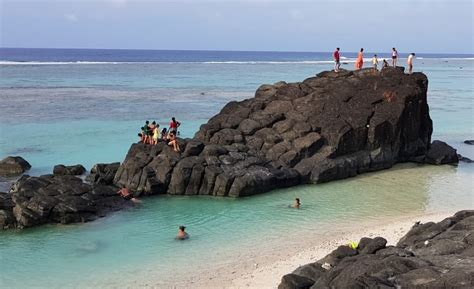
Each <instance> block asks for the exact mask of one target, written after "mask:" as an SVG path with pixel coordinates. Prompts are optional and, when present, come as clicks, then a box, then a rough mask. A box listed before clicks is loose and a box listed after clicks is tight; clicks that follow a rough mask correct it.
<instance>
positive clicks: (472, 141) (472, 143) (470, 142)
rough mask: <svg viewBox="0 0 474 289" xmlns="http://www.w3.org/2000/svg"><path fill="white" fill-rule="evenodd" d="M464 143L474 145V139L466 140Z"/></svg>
mask: <svg viewBox="0 0 474 289" xmlns="http://www.w3.org/2000/svg"><path fill="white" fill-rule="evenodd" d="M464 143H465V144H468V145H474V139H468V140H465V141H464Z"/></svg>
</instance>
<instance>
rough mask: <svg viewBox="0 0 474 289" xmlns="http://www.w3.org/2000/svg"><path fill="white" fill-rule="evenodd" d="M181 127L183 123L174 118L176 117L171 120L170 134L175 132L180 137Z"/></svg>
mask: <svg viewBox="0 0 474 289" xmlns="http://www.w3.org/2000/svg"><path fill="white" fill-rule="evenodd" d="M180 125H181V123H180V122H179V121H177V120H176V118H174V116H173V117H172V118H171V122H170V129H169V132H170V133H172V132H174V134H175V135H178V134H179V133H178V127H179V126H180Z"/></svg>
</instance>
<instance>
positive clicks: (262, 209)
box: [0, 58, 474, 288]
mask: <svg viewBox="0 0 474 289" xmlns="http://www.w3.org/2000/svg"><path fill="white" fill-rule="evenodd" d="M446 61H447V62H446ZM328 65H330V64H327V63H310V64H308V63H304V62H301V63H299V62H292V63H278V64H276V63H257V64H254V63H178V64H171V63H164V64H161V63H127V64H61V65H59V64H58V65H0V73H1V77H0V88H1V90H0V100H1V102H0V112H1V113H0V136H1V138H0V157H3V156H5V155H22V156H23V157H25V158H26V159H27V160H28V161H30V163H31V164H32V166H33V168H32V170H31V171H30V172H29V173H30V174H33V175H39V174H44V173H49V172H51V170H52V166H53V165H55V164H57V163H64V164H76V163H81V164H84V165H85V166H86V167H87V168H90V167H91V166H92V165H93V164H94V163H98V162H112V161H121V160H123V158H124V156H125V154H126V152H127V150H128V148H129V146H130V143H132V142H134V141H135V140H136V134H137V132H138V128H139V127H140V126H141V125H142V123H143V121H144V120H145V119H150V120H157V121H159V122H160V123H161V124H162V125H165V124H166V123H167V122H168V120H169V118H170V117H171V116H176V117H177V118H178V119H179V120H180V121H181V122H182V123H183V126H182V129H181V134H182V136H185V137H192V136H193V134H194V132H195V131H196V130H197V129H198V127H199V125H200V124H202V123H204V122H205V121H206V120H207V119H208V118H209V117H211V116H212V115H214V114H215V113H217V112H218V111H219V110H220V108H221V107H222V106H223V105H224V104H225V103H226V102H228V101H230V100H239V99H244V98H248V97H251V96H252V95H253V93H254V91H255V89H256V88H257V87H258V86H259V85H260V84H261V83H273V82H276V81H279V80H282V79H284V80H287V81H301V80H303V79H304V78H307V77H309V76H311V75H314V74H315V73H318V72H320V71H322V70H325V69H328ZM349 66H350V68H352V64H348V65H347V67H349ZM461 67H462V68H461ZM415 70H417V71H423V72H425V73H426V74H427V75H428V78H429V81H430V83H429V104H430V113H431V117H432V119H433V121H434V133H433V134H434V138H435V139H436V138H438V139H442V140H445V141H448V142H449V143H450V144H451V145H453V146H454V147H456V148H457V149H458V150H459V151H460V152H461V153H462V154H463V155H466V156H468V157H471V158H474V150H473V148H472V146H468V145H465V144H463V143H462V141H463V140H464V139H472V138H474V132H473V127H474V125H473V124H474V119H473V107H474V106H473V95H474V87H473V79H474V61H473V60H472V59H471V60H467V59H458V60H456V59H448V60H446V59H441V58H439V59H417V61H416V67H415ZM201 93H204V94H201ZM473 176H474V168H473V166H472V164H460V165H459V166H458V167H452V166H440V167H435V166H417V165H410V164H405V165H399V166H396V167H395V168H393V169H391V170H388V171H384V172H378V173H374V174H367V175H363V176H359V177H357V178H353V179H349V180H343V181H338V182H333V183H328V184H321V185H307V186H300V187H295V188H290V189H285V190H276V191H273V192H270V193H268V194H264V195H260V196H253V197H250V198H242V199H229V198H208V197H168V196H160V197H154V198H147V199H145V200H144V202H143V204H142V205H140V206H138V207H136V208H134V209H131V210H128V211H123V212H118V213H116V214H114V215H112V216H109V217H107V218H103V219H101V220H98V221H95V222H92V223H87V224H77V225H70V226H56V225H51V226H44V227H41V228H35V229H31V230H25V231H8V232H0V287H1V288H71V287H75V288H84V287H100V288H105V287H115V288H117V287H118V288H122V287H124V286H130V287H133V286H140V285H144V284H148V283H150V282H151V283H152V284H161V285H163V286H167V285H169V284H173V282H172V279H173V278H176V277H177V276H176V273H177V272H178V273H179V274H184V275H186V276H189V275H192V274H196V272H198V271H199V269H200V268H213V267H217V266H225V264H228V263H231V262H232V261H233V260H234V259H235V257H236V256H249V258H251V257H250V256H252V255H262V254H272V251H274V250H278V249H279V248H283V247H285V246H288V245H291V246H298V245H300V244H301V235H302V234H304V236H305V238H313V239H314V240H315V242H317V240H318V236H321V234H327V233H330V232H332V231H333V230H335V229H336V228H338V229H341V228H345V227H348V228H349V227H354V226H357V225H358V224H359V225H360V224H361V223H364V222H369V221H377V220H384V219H394V218H397V217H400V216H404V215H409V214H417V213H423V212H439V211H454V210H457V209H462V208H472V207H473V204H474V192H473V187H474V186H473ZM2 185H3V189H4V190H6V189H7V188H6V187H7V186H8V183H6V182H3V183H2ZM0 190H2V188H1V187H0ZM295 197H300V198H301V199H302V203H303V207H302V209H301V210H293V209H289V208H288V204H290V203H291V202H292V200H293V199H294V198H295ZM182 224H185V225H186V226H188V231H189V233H190V234H191V239H190V240H188V241H184V242H179V241H175V240H174V239H173V237H174V235H175V234H176V231H177V226H179V225H182ZM26 276H27V277H26Z"/></svg>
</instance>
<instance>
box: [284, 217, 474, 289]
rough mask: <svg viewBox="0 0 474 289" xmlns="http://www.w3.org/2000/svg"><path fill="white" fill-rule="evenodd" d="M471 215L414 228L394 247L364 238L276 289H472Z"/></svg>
mask: <svg viewBox="0 0 474 289" xmlns="http://www.w3.org/2000/svg"><path fill="white" fill-rule="evenodd" d="M473 237H474V211H472V210H471V211H460V212H458V213H456V214H455V215H454V216H452V217H448V218H446V219H444V220H443V221H441V222H439V223H433V222H428V223H425V224H421V223H416V224H415V225H414V226H413V227H412V229H411V230H410V231H409V232H408V233H407V234H406V235H405V236H404V237H402V238H401V239H400V240H399V242H398V244H397V245H396V246H386V243H387V241H386V240H385V239H384V238H382V237H376V238H362V239H361V240H360V241H359V242H358V246H357V247H356V248H351V247H350V246H348V245H343V246H340V247H338V248H337V249H336V250H334V251H333V252H331V253H330V254H329V255H327V256H326V257H324V258H322V259H320V260H318V261H316V262H314V263H310V264H307V265H304V266H301V267H299V268H297V269H296V270H295V271H293V272H292V273H290V274H287V275H285V276H283V278H282V280H281V283H280V285H279V286H278V288H279V289H296V288H298V289H303V288H312V289H314V288H472V287H474V254H473V252H474V238H473Z"/></svg>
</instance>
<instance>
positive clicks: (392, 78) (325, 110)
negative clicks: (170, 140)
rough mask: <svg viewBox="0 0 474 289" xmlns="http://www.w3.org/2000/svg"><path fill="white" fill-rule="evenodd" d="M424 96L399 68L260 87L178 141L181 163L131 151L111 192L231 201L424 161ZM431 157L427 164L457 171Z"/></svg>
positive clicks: (417, 76)
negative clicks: (121, 190) (124, 189)
mask: <svg viewBox="0 0 474 289" xmlns="http://www.w3.org/2000/svg"><path fill="white" fill-rule="evenodd" d="M427 86H428V80H427V78H426V76H425V75H424V74H422V73H413V74H411V75H406V74H404V73H403V70H401V69H398V68H397V69H393V68H388V69H384V70H382V71H381V72H379V73H374V72H373V71H372V70H371V69H363V70H359V71H354V72H350V71H341V72H339V73H335V72H322V73H320V74H318V75H317V76H316V77H312V78H308V79H306V80H304V81H303V82H298V83H285V82H279V83H276V84H274V85H262V86H261V87H260V88H259V89H258V90H257V92H256V94H255V97H254V98H251V99H247V100H244V101H240V102H236V101H233V102H230V103H228V104H227V105H226V106H225V107H224V108H223V109H222V110H221V112H220V113H219V114H217V115H216V116H214V117H213V118H211V119H210V120H209V121H208V122H207V123H206V124H204V125H202V126H201V128H200V130H199V131H198V132H197V133H196V135H195V137H194V138H193V139H186V140H180V141H181V143H180V145H181V147H182V151H183V152H182V153H176V152H174V151H172V150H171V149H170V148H169V147H168V146H166V144H164V143H161V144H159V145H157V146H149V145H143V144H134V145H132V147H131V148H130V150H129V152H128V154H127V157H126V158H125V160H124V162H123V163H122V165H121V166H120V168H119V169H118V171H117V174H116V175H115V179H114V183H115V184H116V185H117V186H124V187H127V188H129V189H130V190H132V191H135V192H137V193H138V194H164V193H167V194H172V195H216V196H234V197H235V196H247V195H252V194H257V193H262V192H265V191H268V190H271V189H273V188H279V187H287V186H292V185H295V184H301V183H319V182H327V181H331V180H336V179H342V178H347V177H352V176H355V175H357V174H361V173H364V172H370V171H376V170H380V169H386V168H390V167H391V166H393V165H394V164H395V163H397V162H406V161H420V160H421V161H423V160H424V159H425V154H426V153H427V151H428V150H429V149H430V142H431V133H432V121H431V119H430V116H429V109H428V103H427V98H426V92H427ZM437 145H438V144H437V143H435V147H437ZM437 152H438V151H436V152H435V151H433V155H432V158H429V160H434V161H433V163H438V162H439V163H446V162H449V161H453V162H455V161H457V160H456V159H454V158H451V157H450V156H449V157H446V158H444V157H443V156H441V155H437ZM440 153H442V152H440ZM440 157H441V158H442V160H440ZM439 160H440V161H439Z"/></svg>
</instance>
